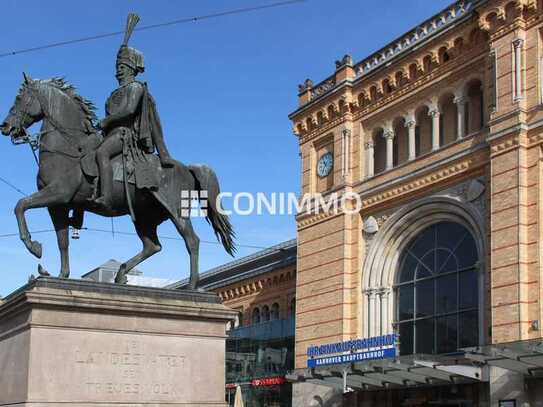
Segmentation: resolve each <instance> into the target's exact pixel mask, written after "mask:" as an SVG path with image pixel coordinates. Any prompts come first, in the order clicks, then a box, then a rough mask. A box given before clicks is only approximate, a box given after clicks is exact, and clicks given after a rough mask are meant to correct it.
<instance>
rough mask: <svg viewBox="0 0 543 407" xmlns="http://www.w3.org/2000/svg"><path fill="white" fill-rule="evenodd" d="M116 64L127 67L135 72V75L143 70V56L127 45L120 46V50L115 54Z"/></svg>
mask: <svg viewBox="0 0 543 407" xmlns="http://www.w3.org/2000/svg"><path fill="white" fill-rule="evenodd" d="M117 64H125V65H128V66H129V67H130V68H132V69H133V70H134V71H135V72H136V74H138V73H141V72H143V71H144V70H145V64H144V61H143V54H142V53H141V51H138V50H137V49H136V48H132V47H129V46H127V45H121V48H119V52H117Z"/></svg>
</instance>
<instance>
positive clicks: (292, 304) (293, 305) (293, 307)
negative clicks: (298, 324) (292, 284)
mask: <svg viewBox="0 0 543 407" xmlns="http://www.w3.org/2000/svg"><path fill="white" fill-rule="evenodd" d="M289 311H290V316H291V318H294V317H295V316H296V298H293V299H292V300H290V310H289Z"/></svg>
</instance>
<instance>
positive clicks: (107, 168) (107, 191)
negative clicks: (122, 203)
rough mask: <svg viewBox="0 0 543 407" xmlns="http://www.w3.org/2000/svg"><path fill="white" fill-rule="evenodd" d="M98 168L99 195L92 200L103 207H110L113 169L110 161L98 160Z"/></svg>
mask: <svg viewBox="0 0 543 407" xmlns="http://www.w3.org/2000/svg"><path fill="white" fill-rule="evenodd" d="M98 168H99V170H100V193H101V194H102V195H101V196H100V197H98V198H96V199H95V200H94V202H95V203H96V204H97V205H99V206H101V207H103V208H110V207H111V200H112V190H113V169H112V167H111V162H110V161H109V160H107V162H103V161H101V160H99V161H98Z"/></svg>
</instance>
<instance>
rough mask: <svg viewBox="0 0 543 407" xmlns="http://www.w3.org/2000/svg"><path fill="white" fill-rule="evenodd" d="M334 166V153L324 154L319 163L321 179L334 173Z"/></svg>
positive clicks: (318, 170) (318, 172) (318, 171)
mask: <svg viewBox="0 0 543 407" xmlns="http://www.w3.org/2000/svg"><path fill="white" fill-rule="evenodd" d="M333 166H334V157H333V156H332V153H326V154H323V155H322V156H321V158H319V162H318V163H317V175H318V176H319V177H321V178H324V177H326V176H328V174H330V172H331V171H332V167H333Z"/></svg>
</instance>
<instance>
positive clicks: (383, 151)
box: [373, 128, 387, 174]
mask: <svg viewBox="0 0 543 407" xmlns="http://www.w3.org/2000/svg"><path fill="white" fill-rule="evenodd" d="M373 156H374V164H373V165H374V172H375V174H379V173H380V172H383V171H384V170H385V169H386V160H387V142H386V140H385V138H384V137H383V129H382V128H378V129H376V130H375V131H374V132H373Z"/></svg>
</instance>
